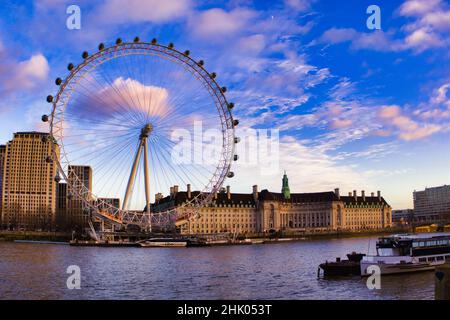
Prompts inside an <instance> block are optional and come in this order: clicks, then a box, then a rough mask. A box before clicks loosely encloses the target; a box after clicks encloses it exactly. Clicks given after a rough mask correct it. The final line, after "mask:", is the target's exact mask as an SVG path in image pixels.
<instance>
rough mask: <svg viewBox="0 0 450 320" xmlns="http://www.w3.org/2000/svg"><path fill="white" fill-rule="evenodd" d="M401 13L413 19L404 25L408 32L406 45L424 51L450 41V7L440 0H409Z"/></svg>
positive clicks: (417, 50) (402, 6)
mask: <svg viewBox="0 0 450 320" xmlns="http://www.w3.org/2000/svg"><path fill="white" fill-rule="evenodd" d="M398 12H399V15H401V16H403V17H406V18H412V19H413V20H412V21H410V22H409V23H407V24H406V25H404V26H403V30H404V31H405V32H406V33H407V35H406V38H405V47H406V48H410V49H413V50H415V51H416V52H422V51H425V50H428V49H431V48H437V47H444V46H446V45H448V44H449V43H450V40H449V34H448V32H449V31H450V9H449V8H448V6H447V5H445V4H444V3H443V2H442V1H440V0H429V1H418V0H407V1H405V2H404V3H403V4H402V5H401V6H400V8H399V10H398Z"/></svg>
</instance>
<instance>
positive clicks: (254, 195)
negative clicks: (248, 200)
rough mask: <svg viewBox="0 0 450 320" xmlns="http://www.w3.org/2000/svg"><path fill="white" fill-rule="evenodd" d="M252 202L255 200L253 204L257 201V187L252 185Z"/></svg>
mask: <svg viewBox="0 0 450 320" xmlns="http://www.w3.org/2000/svg"><path fill="white" fill-rule="evenodd" d="M253 200H255V202H256V201H257V200H258V185H256V184H255V185H254V186H253Z"/></svg>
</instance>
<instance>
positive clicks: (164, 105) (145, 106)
mask: <svg viewBox="0 0 450 320" xmlns="http://www.w3.org/2000/svg"><path fill="white" fill-rule="evenodd" d="M88 80H89V79H88ZM123 97H126V100H127V101H128V102H127V105H125V106H122V107H121V108H119V107H118V101H119V102H120V103H125V102H124V101H125V100H124V98H123ZM87 98H88V99H90V101H89V103H87V101H86V99H84V100H80V101H77V103H78V105H77V106H74V110H77V112H80V113H95V116H96V117H106V118H108V117H113V116H114V115H115V114H116V113H118V112H124V108H125V109H130V111H129V112H130V113H132V112H136V111H137V112H139V113H140V114H143V115H148V116H150V117H158V116H162V115H165V114H167V113H168V111H169V108H170V104H169V92H168V91H167V89H165V88H161V87H156V86H151V85H143V84H142V83H140V82H139V81H137V80H134V79H130V78H126V79H124V78H122V77H119V78H116V79H115V80H114V81H113V83H112V85H111V86H107V87H104V88H102V89H100V90H98V91H97V92H96V93H95V97H94V96H88V97H87ZM99 102H100V103H99Z"/></svg>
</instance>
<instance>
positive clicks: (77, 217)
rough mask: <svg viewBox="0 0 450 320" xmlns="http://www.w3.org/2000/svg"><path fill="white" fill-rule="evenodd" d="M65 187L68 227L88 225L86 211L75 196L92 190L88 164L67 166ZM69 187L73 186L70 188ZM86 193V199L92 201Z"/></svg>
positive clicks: (90, 169)
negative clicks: (66, 185)
mask: <svg viewBox="0 0 450 320" xmlns="http://www.w3.org/2000/svg"><path fill="white" fill-rule="evenodd" d="M67 179H68V185H70V186H71V187H70V188H68V189H67V224H68V226H69V227H70V228H73V227H75V226H79V227H82V228H85V227H87V226H88V219H89V215H88V213H87V212H86V211H85V210H83V201H82V200H81V199H79V197H77V196H76V194H78V195H80V194H81V193H82V194H85V193H86V192H85V191H86V190H88V191H89V194H90V192H92V168H91V167H90V166H69V168H68V174H67ZM71 188H74V190H72V189H71ZM89 194H86V195H85V197H86V200H87V201H93V199H91V198H90V195H89Z"/></svg>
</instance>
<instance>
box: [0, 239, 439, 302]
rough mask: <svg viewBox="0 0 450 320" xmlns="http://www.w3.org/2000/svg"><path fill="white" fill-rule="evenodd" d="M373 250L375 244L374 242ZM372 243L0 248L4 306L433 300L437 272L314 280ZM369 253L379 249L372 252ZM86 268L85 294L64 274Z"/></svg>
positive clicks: (0, 289)
mask: <svg viewBox="0 0 450 320" xmlns="http://www.w3.org/2000/svg"><path fill="white" fill-rule="evenodd" d="M370 242H371V243H372V244H374V243H375V238H372V239H371V241H370ZM368 243H369V238H352V239H334V240H313V241H302V242H295V243H283V244H278V245H258V246H225V247H205V248H184V249H181V250H178V249H173V248H172V249H168V248H167V249H166V248H159V249H140V248H126V249H125V248H88V247H86V248H83V247H69V246H59V245H39V244H18V243H0V252H2V259H0V275H1V276H2V278H1V279H0V282H1V286H0V298H1V299H433V298H434V288H433V286H434V279H433V273H432V272H425V273H420V274H410V275H398V276H392V277H383V278H382V288H381V290H372V291H371V290H368V289H367V286H366V284H365V280H364V279H361V278H360V277H348V278H344V279H339V280H337V279H317V266H318V265H319V264H320V263H322V262H323V261H325V260H328V261H331V260H334V259H335V258H336V257H345V254H346V253H348V252H351V251H359V252H367V249H368V247H369V246H368ZM372 247H374V246H373V245H372ZM69 265H78V266H80V268H81V273H82V282H81V287H82V289H81V290H68V289H67V287H66V280H67V277H68V274H66V269H67V267H68V266H69Z"/></svg>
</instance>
